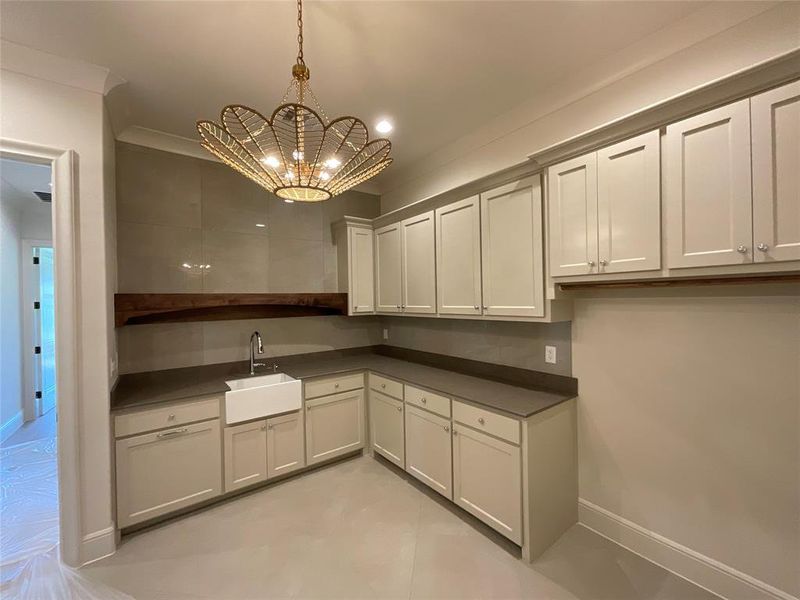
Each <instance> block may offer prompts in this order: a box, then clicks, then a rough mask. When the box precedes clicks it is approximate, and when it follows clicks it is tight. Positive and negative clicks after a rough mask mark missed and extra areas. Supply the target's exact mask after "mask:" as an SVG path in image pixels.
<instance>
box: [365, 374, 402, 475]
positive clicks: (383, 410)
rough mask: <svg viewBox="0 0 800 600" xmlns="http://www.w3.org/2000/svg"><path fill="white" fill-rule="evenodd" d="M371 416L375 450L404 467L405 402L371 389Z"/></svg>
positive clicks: (371, 431)
mask: <svg viewBox="0 0 800 600" xmlns="http://www.w3.org/2000/svg"><path fill="white" fill-rule="evenodd" d="M369 417H370V433H371V439H372V448H373V450H375V452H377V453H379V454H380V455H381V456H383V457H384V458H386V459H388V460H390V461H391V462H393V463H394V464H396V465H397V466H399V467H401V468H402V467H403V466H404V462H405V460H404V459H405V439H404V437H403V403H402V402H401V401H400V400H395V399H394V398H390V397H389V396H387V395H386V394H381V393H380V392H376V391H375V390H371V391H370V393H369Z"/></svg>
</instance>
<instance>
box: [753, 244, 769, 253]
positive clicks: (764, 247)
mask: <svg viewBox="0 0 800 600" xmlns="http://www.w3.org/2000/svg"><path fill="white" fill-rule="evenodd" d="M756 248H758V249H759V250H761V251H762V252H766V251H767V250H769V246H768V245H767V244H759V245H758V246H756Z"/></svg>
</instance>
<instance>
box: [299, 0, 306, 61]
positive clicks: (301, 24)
mask: <svg viewBox="0 0 800 600" xmlns="http://www.w3.org/2000/svg"><path fill="white" fill-rule="evenodd" d="M297 46H298V51H297V64H299V65H305V64H306V63H305V61H304V60H303V0H297Z"/></svg>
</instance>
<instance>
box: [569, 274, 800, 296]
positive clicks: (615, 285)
mask: <svg viewBox="0 0 800 600" xmlns="http://www.w3.org/2000/svg"><path fill="white" fill-rule="evenodd" d="M754 283H800V274H798V273H791V274H783V273H782V274H776V275H760V276H755V275H754V276H744V277H698V278H696V279H651V280H645V281H582V282H579V283H559V284H558V285H559V288H560V289H561V290H562V291H565V292H567V291H574V290H619V289H630V288H673V287H695V286H706V285H747V284H754Z"/></svg>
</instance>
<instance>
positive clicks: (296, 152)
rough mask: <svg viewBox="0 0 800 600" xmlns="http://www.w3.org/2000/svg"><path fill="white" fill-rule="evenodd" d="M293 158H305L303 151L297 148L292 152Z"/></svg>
mask: <svg viewBox="0 0 800 600" xmlns="http://www.w3.org/2000/svg"><path fill="white" fill-rule="evenodd" d="M292 158H293V159H295V160H303V153H302V152H300V150H295V151H294V152H292Z"/></svg>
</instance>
